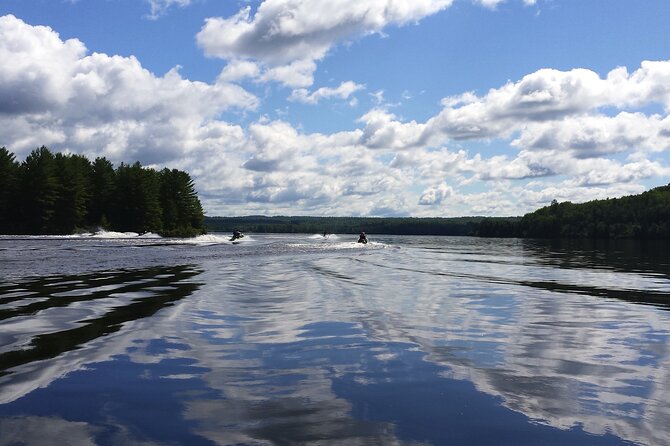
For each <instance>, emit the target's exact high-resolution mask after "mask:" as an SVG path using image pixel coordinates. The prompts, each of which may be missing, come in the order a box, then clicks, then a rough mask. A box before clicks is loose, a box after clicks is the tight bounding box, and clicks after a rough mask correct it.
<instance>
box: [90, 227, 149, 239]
mask: <svg viewBox="0 0 670 446" xmlns="http://www.w3.org/2000/svg"><path fill="white" fill-rule="evenodd" d="M139 236H140V234H138V233H137V232H116V231H105V230H104V229H102V230H100V231H98V232H96V233H95V234H91V235H90V236H89V237H93V238H109V239H116V238H136V237H139Z"/></svg>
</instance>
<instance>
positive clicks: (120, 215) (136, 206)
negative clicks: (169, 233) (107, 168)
mask: <svg viewBox="0 0 670 446" xmlns="http://www.w3.org/2000/svg"><path fill="white" fill-rule="evenodd" d="M116 177H117V190H116V200H115V201H116V203H115V212H114V219H113V220H112V228H113V229H115V230H119V231H137V232H161V230H162V210H161V206H160V200H159V196H160V181H159V176H158V173H157V172H156V171H155V170H153V169H145V168H143V167H142V165H141V164H140V163H139V162H136V163H135V164H132V165H128V164H124V163H121V165H120V166H119V167H118V168H117V169H116Z"/></svg>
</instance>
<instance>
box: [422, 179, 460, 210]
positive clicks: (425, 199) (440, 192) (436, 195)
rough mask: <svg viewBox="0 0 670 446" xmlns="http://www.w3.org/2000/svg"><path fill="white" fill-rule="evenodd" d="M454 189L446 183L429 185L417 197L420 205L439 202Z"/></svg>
mask: <svg viewBox="0 0 670 446" xmlns="http://www.w3.org/2000/svg"><path fill="white" fill-rule="evenodd" d="M453 193H454V190H453V189H452V188H451V186H449V185H448V184H445V183H442V184H440V185H438V186H435V187H429V188H428V189H426V190H425V191H423V193H422V194H421V197H420V198H419V204H420V205H435V204H441V203H442V202H443V201H444V200H445V199H446V198H448V197H450V196H451V195H452V194H453Z"/></svg>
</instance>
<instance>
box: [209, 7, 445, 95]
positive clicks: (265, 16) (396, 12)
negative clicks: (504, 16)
mask: <svg viewBox="0 0 670 446" xmlns="http://www.w3.org/2000/svg"><path fill="white" fill-rule="evenodd" d="M452 2H453V0H371V1H365V2H361V1H358V0H337V1H336V0H321V1H319V7H318V8H315V7H314V3H313V2H310V1H307V0H266V1H264V2H262V3H261V5H260V6H259V7H258V9H257V10H256V12H255V14H253V15H252V12H251V7H250V6H246V7H244V8H242V9H241V10H240V11H239V12H238V13H237V14H235V15H233V16H231V17H228V18H223V17H211V18H209V19H207V20H206V22H205V25H204V26H203V28H202V29H201V30H200V32H199V33H198V35H197V41H198V45H200V47H201V48H202V49H203V50H204V51H205V54H207V55H208V56H212V57H218V58H222V59H228V60H235V59H247V60H254V61H257V62H259V63H261V64H262V65H264V66H266V67H268V70H269V71H270V72H271V73H270V74H268V75H266V76H264V77H263V80H275V81H279V82H283V83H286V84H287V85H289V86H291V87H308V86H310V85H311V84H312V78H313V72H314V70H315V69H316V62H317V61H319V60H321V59H323V58H324V57H325V56H326V54H327V52H328V51H329V50H330V48H332V47H333V46H334V45H335V44H337V43H338V42H342V41H346V40H350V39H355V38H358V37H361V36H365V35H368V34H373V33H379V32H381V31H382V30H383V29H384V28H385V27H386V26H388V25H405V24H408V23H413V22H416V21H418V20H420V19H422V18H424V17H426V16H428V15H431V14H435V13H436V12H439V11H441V10H443V9H445V8H447V7H449V6H450V5H451V4H452ZM284 67H290V68H288V71H289V72H291V73H296V72H297V73H298V74H299V77H300V81H293V82H291V77H290V76H288V75H287V73H286V72H285V70H284V71H282V69H283V68H284ZM273 70H274V71H273ZM276 70H280V71H276Z"/></svg>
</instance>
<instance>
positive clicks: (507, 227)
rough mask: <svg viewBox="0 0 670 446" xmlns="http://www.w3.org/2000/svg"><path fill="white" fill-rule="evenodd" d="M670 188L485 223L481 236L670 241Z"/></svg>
mask: <svg viewBox="0 0 670 446" xmlns="http://www.w3.org/2000/svg"><path fill="white" fill-rule="evenodd" d="M669 221H670V185H668V186H661V187H657V188H655V189H651V190H649V191H647V192H643V193H641V194H639V195H630V196H627V197H622V198H612V199H607V200H594V201H589V202H587V203H582V204H574V203H570V202H564V203H558V202H557V201H556V200H553V201H552V202H551V204H550V205H549V206H545V207H543V208H541V209H538V210H537V211H535V212H531V213H528V214H526V215H524V216H523V217H522V218H520V219H519V218H516V219H485V220H482V222H481V223H480V228H479V233H478V235H481V236H493V237H532V238H578V239H579V238H581V239H583V238H589V239H650V240H652V239H668V238H670V224H669Z"/></svg>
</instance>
